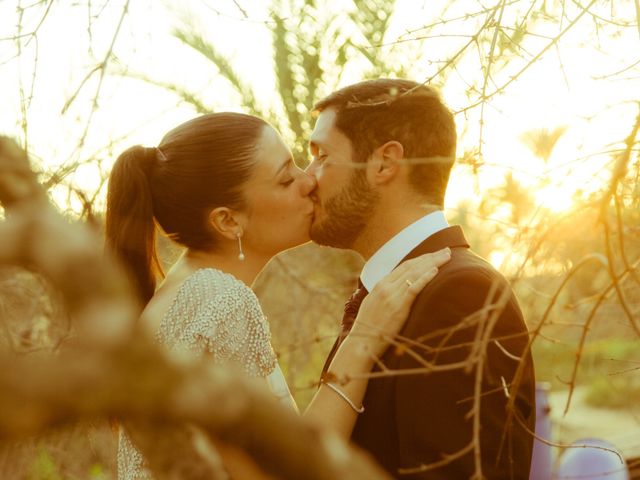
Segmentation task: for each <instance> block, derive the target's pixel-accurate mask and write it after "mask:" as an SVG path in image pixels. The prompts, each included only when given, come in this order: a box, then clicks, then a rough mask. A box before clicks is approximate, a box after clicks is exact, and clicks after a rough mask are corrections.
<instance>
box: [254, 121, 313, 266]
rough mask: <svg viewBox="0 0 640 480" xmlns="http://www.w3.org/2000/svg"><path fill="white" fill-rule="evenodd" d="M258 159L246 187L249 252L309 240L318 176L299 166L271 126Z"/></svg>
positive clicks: (272, 252)
mask: <svg viewBox="0 0 640 480" xmlns="http://www.w3.org/2000/svg"><path fill="white" fill-rule="evenodd" d="M256 157H257V162H256V165H255V168H254V170H253V173H252V175H251V177H250V178H249V180H248V181H247V183H246V184H245V187H244V194H245V198H246V199H247V210H246V213H247V223H246V225H245V228H244V232H243V236H242V245H243V248H244V251H245V254H246V255H247V256H248V255H251V252H255V253H257V254H259V255H261V256H262V255H267V256H271V255H275V254H276V253H278V252H281V251H283V250H286V249H288V248H292V247H295V246H297V245H300V244H302V243H305V242H308V241H309V228H310V227H311V223H312V221H313V210H314V207H313V202H312V201H311V199H310V198H309V194H310V193H311V191H312V190H313V189H314V188H315V185H316V183H315V179H314V178H313V177H312V176H311V175H308V174H307V173H305V172H304V171H303V170H301V169H300V168H298V167H297V166H296V164H295V163H294V162H293V157H292V156H291V151H290V150H289V148H288V147H287V146H286V145H285V144H284V142H283V141H282V138H280V135H279V134H278V132H276V131H275V130H274V129H273V128H272V127H270V126H267V127H265V128H264V129H263V131H262V135H261V137H260V139H259V141H258V144H257V150H256Z"/></svg>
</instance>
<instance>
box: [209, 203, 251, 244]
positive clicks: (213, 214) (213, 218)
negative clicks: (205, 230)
mask: <svg viewBox="0 0 640 480" xmlns="http://www.w3.org/2000/svg"><path fill="white" fill-rule="evenodd" d="M241 221H242V219H241V214H240V213H238V212H236V211H234V210H231V209H230V208H228V207H217V208H214V209H213V210H211V211H210V212H209V225H210V227H211V228H212V229H213V231H215V232H216V233H218V234H219V235H222V236H223V237H225V238H228V239H229V240H235V239H236V238H237V236H238V234H240V235H242V232H243V230H244V229H243V227H242V224H241Z"/></svg>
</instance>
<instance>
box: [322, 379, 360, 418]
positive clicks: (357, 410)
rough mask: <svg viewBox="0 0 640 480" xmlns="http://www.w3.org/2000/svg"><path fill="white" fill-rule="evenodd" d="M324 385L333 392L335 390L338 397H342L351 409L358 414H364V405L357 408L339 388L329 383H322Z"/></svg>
mask: <svg viewBox="0 0 640 480" xmlns="http://www.w3.org/2000/svg"><path fill="white" fill-rule="evenodd" d="M322 383H324V384H325V385H326V386H327V387H329V388H330V389H331V390H333V391H334V392H336V393H337V394H338V395H340V396H341V397H342V399H343V400H344V401H345V402H347V403H348V404H349V406H350V407H351V408H353V411H354V412H356V413H362V412H364V405H363V406H362V407H360V408H358V407H356V405H355V403H353V402H352V401H351V399H350V398H349V397H347V395H346V394H345V393H344V392H343V391H342V390H340V389H339V388H338V387H336V386H335V385H334V384H333V383H329V382H322Z"/></svg>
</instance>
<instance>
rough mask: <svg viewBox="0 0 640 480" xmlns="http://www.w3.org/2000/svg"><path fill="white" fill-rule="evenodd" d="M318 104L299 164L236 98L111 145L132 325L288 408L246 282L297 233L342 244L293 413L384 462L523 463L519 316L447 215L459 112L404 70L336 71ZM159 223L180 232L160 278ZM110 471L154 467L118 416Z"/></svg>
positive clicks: (408, 466)
mask: <svg viewBox="0 0 640 480" xmlns="http://www.w3.org/2000/svg"><path fill="white" fill-rule="evenodd" d="M314 110H315V112H316V113H317V119H316V124H315V128H314V130H313V133H312V134H311V137H310V139H309V148H310V153H311V156H312V159H311V163H310V164H309V166H308V167H307V168H306V170H301V169H300V168H299V167H298V166H296V164H295V163H294V161H293V158H292V155H291V152H290V150H289V148H288V147H287V146H286V145H285V144H284V142H283V141H282V138H281V137H280V135H279V133H278V132H277V131H276V130H275V129H274V128H273V127H272V126H271V125H269V124H268V123H267V122H265V121H264V120H262V119H260V118H256V117H253V116H250V115H244V114H239V113H213V114H207V115H202V116H200V117H197V118H194V119H192V120H189V121H187V122H185V123H183V124H182V125H179V126H178V127H176V128H174V129H173V130H171V131H170V132H169V133H167V134H166V135H165V136H164V138H163V139H162V141H161V142H160V144H159V145H158V146H157V147H151V148H146V147H141V146H134V147H131V148H129V149H128V150H126V151H125V152H124V153H122V154H121V155H120V156H119V157H118V159H117V161H116V162H115V164H114V166H113V170H112V172H111V175H110V179H109V187H108V194H107V215H106V237H107V244H108V245H109V247H110V248H111V250H112V251H113V252H115V254H116V255H117V256H118V257H119V258H120V260H121V261H122V262H123V263H124V264H125V266H126V267H127V268H128V270H129V272H130V274H131V276H132V278H133V279H134V281H135V285H136V286H137V289H138V293H139V296H140V297H141V298H142V300H143V301H144V302H145V305H146V307H145V309H144V311H143V313H142V315H141V318H140V321H141V323H142V325H143V327H144V328H145V329H146V330H147V331H149V332H150V333H151V334H152V335H154V336H155V338H156V339H157V340H158V342H159V343H160V344H161V345H162V346H163V347H164V348H166V349H167V350H168V351H178V352H183V353H184V352H189V353H191V354H193V355H196V356H206V357H207V358H208V359H210V361H212V362H214V363H216V364H221V365H233V366H235V367H237V368H240V369H242V370H243V371H244V372H245V373H246V374H247V375H248V376H250V377H258V378H264V379H265V383H266V384H267V385H270V386H271V387H272V390H273V391H274V393H276V394H277V395H279V396H280V397H281V398H284V401H287V402H288V403H290V404H291V405H292V407H293V408H295V403H294V402H293V399H292V398H291V396H290V394H289V393H288V391H287V389H286V387H285V388H284V395H283V392H282V387H280V388H278V387H277V386H278V385H280V386H282V385H286V383H285V382H284V378H283V375H282V371H281V370H280V368H279V367H278V363H277V359H276V356H275V354H274V352H273V348H272V347H271V344H270V334H269V326H268V324H267V321H266V319H265V317H264V315H263V313H262V310H261V308H260V305H259V302H258V300H257V298H256V296H255V294H254V293H253V291H252V290H251V286H252V284H253V282H254V280H255V278H256V276H257V275H258V273H259V272H260V271H261V270H262V269H263V268H264V266H265V265H266V264H267V262H268V261H269V260H270V259H271V258H272V257H273V256H274V255H276V254H278V253H280V252H282V251H284V250H287V249H290V248H293V247H295V246H298V245H301V244H303V243H306V242H308V241H309V240H312V241H314V242H316V243H318V244H320V245H328V246H332V247H337V248H344V249H352V250H354V251H356V252H357V253H359V254H360V255H361V256H362V257H363V258H364V260H365V261H366V263H365V265H364V268H363V270H362V272H361V274H360V278H359V282H358V288H357V289H356V291H355V292H354V294H353V295H352V297H351V298H350V299H349V301H348V302H347V304H346V307H345V314H344V318H343V319H342V322H341V332H340V334H339V336H338V338H337V340H336V342H335V344H334V346H333V348H332V350H331V352H330V354H329V357H328V358H327V361H326V363H325V365H324V368H323V373H322V377H321V380H320V382H319V387H318V389H317V391H316V393H315V396H314V397H313V399H312V401H311V403H310V404H309V406H308V408H307V409H306V411H305V412H304V413H303V414H304V415H305V416H307V417H309V418H310V420H311V421H313V422H316V423H317V424H319V425H322V427H323V428H328V429H331V430H332V431H334V432H335V433H337V434H338V435H340V436H342V437H343V438H345V439H350V440H351V441H352V442H354V443H355V444H356V445H358V446H360V447H362V448H364V449H365V450H367V451H368V452H369V453H370V454H371V456H372V457H373V458H374V459H375V460H376V461H377V462H378V463H379V464H380V465H382V466H383V467H384V468H385V469H386V470H387V471H388V472H389V474H390V475H391V476H393V477H394V478H407V479H466V478H472V477H473V478H478V474H481V475H482V476H483V477H486V478H490V479H499V478H515V479H528V478H529V468H530V463H531V454H532V448H533V435H532V432H533V431H534V428H535V377H534V370H533V363H532V359H531V355H530V352H529V349H528V340H529V336H528V331H527V327H526V325H525V322H524V320H523V316H522V313H521V311H520V308H519V306H518V302H517V300H516V298H515V296H514V294H513V292H512V290H511V287H510V286H509V284H508V282H507V281H506V279H505V278H504V277H503V276H502V275H501V274H500V273H499V272H497V271H496V270H495V269H494V268H493V267H492V266H491V265H490V264H489V263H488V262H487V261H485V260H484V259H482V258H481V257H479V256H478V255H476V254H475V253H473V251H472V250H471V249H470V247H469V244H468V243H467V240H466V239H465V237H464V234H463V231H462V229H461V228H460V227H459V226H451V225H449V224H448V222H447V220H446V217H445V215H444V212H443V209H444V198H445V193H446V189H447V184H448V181H449V176H450V172H451V168H452V166H453V163H454V160H455V150H456V138H457V137H456V127H455V122H454V119H453V115H452V113H451V112H450V111H449V109H448V108H447V107H446V105H445V104H444V103H443V101H442V100H441V98H440V96H439V94H438V93H437V92H436V91H435V90H434V89H433V88H431V87H429V86H426V85H423V84H419V83H416V82H413V81H409V80H401V79H377V80H371V81H365V82H361V83H357V84H354V85H350V86H347V87H345V88H342V89H340V90H338V91H336V92H334V93H332V94H331V95H329V96H328V97H326V98H324V99H323V100H321V101H320V102H318V103H317V104H316V105H315V107H314ZM156 225H159V226H160V227H161V229H162V231H163V232H164V233H165V234H166V235H167V236H169V238H171V239H172V240H174V241H175V242H176V243H177V244H179V245H181V246H182V247H184V248H185V251H184V254H183V255H182V256H181V257H180V258H179V259H178V260H177V261H176V262H175V264H174V265H173V266H172V267H171V269H170V270H169V271H168V272H167V273H166V275H161V274H160V271H159V265H160V264H159V261H158V258H157V255H156V252H155V247H154V245H155V241H154V239H155V235H156ZM160 278H162V281H161V282H160V283H159V284H157V283H156V280H157V279H160ZM390 346H391V347H392V348H389V347H390ZM336 378H352V380H350V381H349V382H346V383H344V382H337V381H335V379H336ZM353 378H358V380H353ZM512 386H515V387H517V388H515V387H514V388H512ZM223 461H224V458H223ZM225 468H226V469H227V470H228V472H229V474H230V476H231V478H234V479H239V478H241V474H240V473H238V472H236V473H235V474H234V466H233V464H232V463H229V464H226V463H225ZM118 478H119V479H121V480H124V479H138V478H151V476H150V474H149V472H148V471H147V470H146V468H145V462H144V458H143V457H142V455H141V454H140V453H139V452H138V451H137V450H136V448H135V447H134V445H133V444H132V442H131V440H130V439H129V438H128V436H127V435H126V433H125V432H124V431H121V433H120V441H119V448H118Z"/></svg>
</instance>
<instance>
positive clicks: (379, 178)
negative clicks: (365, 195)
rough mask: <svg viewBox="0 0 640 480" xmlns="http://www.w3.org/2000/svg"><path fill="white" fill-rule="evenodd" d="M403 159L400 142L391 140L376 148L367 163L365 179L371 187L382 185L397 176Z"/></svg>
mask: <svg viewBox="0 0 640 480" xmlns="http://www.w3.org/2000/svg"><path fill="white" fill-rule="evenodd" d="M403 159H404V148H403V147H402V144H401V143H400V142H396V141H395V140H391V141H389V142H387V143H385V144H384V145H381V146H379V147H378V148H376V149H375V150H374V152H373V154H372V155H371V158H370V159H369V160H368V161H367V179H368V180H369V182H370V183H371V184H372V185H384V184H387V183H389V182H390V181H392V180H393V179H394V178H396V176H397V175H398V173H399V171H400V168H401V167H402V161H403Z"/></svg>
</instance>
